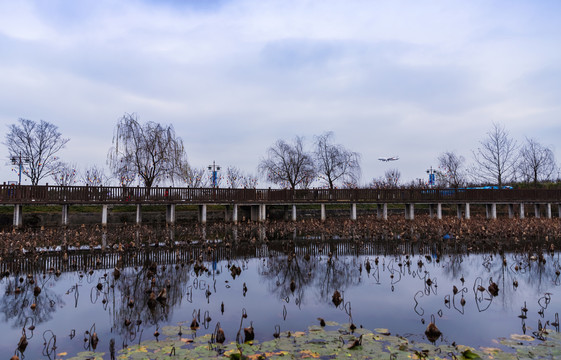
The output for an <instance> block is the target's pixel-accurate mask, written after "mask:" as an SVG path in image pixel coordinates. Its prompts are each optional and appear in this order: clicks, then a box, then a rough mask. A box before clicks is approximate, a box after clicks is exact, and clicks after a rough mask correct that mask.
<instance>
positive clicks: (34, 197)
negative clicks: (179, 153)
mask: <svg viewBox="0 0 561 360" xmlns="http://www.w3.org/2000/svg"><path fill="white" fill-rule="evenodd" d="M259 202H266V203H322V202H323V203H337V202H347V203H348V202H357V203H360V202H363V203H392V202H395V203H407V202H412V203H431V202H432V203H435V202H451V203H453V202H480V203H483V202H551V203H561V190H549V189H500V190H498V189H409V188H403V189H335V190H331V189H297V190H291V189H228V188H185V187H152V188H146V187H138V186H137V187H122V186H121V187H119V186H52V185H39V186H30V185H0V204H33V203H36V204H61V203H87V204H95V203H104V204H107V203H113V204H116V203H177V204H180V203H186V204H188V203H194V204H200V203H221V204H227V203H259Z"/></svg>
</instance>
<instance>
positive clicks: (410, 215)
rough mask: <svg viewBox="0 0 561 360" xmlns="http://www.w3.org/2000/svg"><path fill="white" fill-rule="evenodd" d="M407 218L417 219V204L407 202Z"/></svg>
mask: <svg viewBox="0 0 561 360" xmlns="http://www.w3.org/2000/svg"><path fill="white" fill-rule="evenodd" d="M405 219H406V220H414V219H415V205H414V204H405Z"/></svg>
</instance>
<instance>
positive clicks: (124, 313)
mask: <svg viewBox="0 0 561 360" xmlns="http://www.w3.org/2000/svg"><path fill="white" fill-rule="evenodd" d="M190 270H191V266H187V265H185V266H180V265H175V266H174V265H167V266H165V265H161V266H157V265H155V263H151V262H150V261H149V262H147V265H146V266H144V267H142V268H138V267H130V268H125V269H123V270H122V271H121V275H120V277H119V279H117V280H113V279H112V280H111V282H113V281H114V284H115V287H114V289H112V288H111V287H105V286H104V287H103V290H102V291H106V293H105V296H107V297H108V298H109V300H110V301H113V302H114V306H115V314H114V322H115V323H114V324H113V326H114V327H115V328H116V330H117V331H118V332H121V333H125V332H129V333H130V332H131V331H133V328H134V326H135V325H136V324H137V322H138V321H141V322H142V323H144V324H150V325H157V324H158V323H159V322H160V321H165V320H167V319H168V316H169V315H170V311H172V310H173V308H174V307H175V306H177V305H179V304H180V303H181V300H182V298H183V296H184V294H185V293H186V289H187V287H188V284H187V283H188V281H189V279H190V274H189V272H190ZM162 289H166V290H165V291H166V295H167V298H166V300H165V301H156V306H154V307H152V308H151V307H150V306H149V305H148V299H149V298H150V293H151V292H154V294H155V295H156V296H157V295H158V294H159V293H160V291H162ZM115 290H117V291H115ZM117 292H118V293H120V295H121V296H120V299H117V298H116V293H117ZM127 320H128V321H130V322H131V323H130V324H128V322H127V323H125V322H126V321H127Z"/></svg>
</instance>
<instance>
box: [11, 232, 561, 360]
mask: <svg viewBox="0 0 561 360" xmlns="http://www.w3.org/2000/svg"><path fill="white" fill-rule="evenodd" d="M487 245H488V246H487V248H485V246H483V247H480V248H479V251H474V249H471V248H469V247H468V246H466V245H462V244H461V242H458V243H452V242H451V243H447V242H423V241H417V242H404V241H395V240H393V241H372V242H363V241H337V242H335V241H330V242H320V241H318V240H312V239H308V240H302V241H296V242H294V241H292V240H287V241H282V242H276V241H275V242H267V243H258V244H250V243H243V244H239V245H232V246H229V245H222V244H220V243H210V242H209V243H201V244H192V245H190V246H188V247H182V248H181V249H170V248H165V247H158V248H153V249H150V250H147V251H142V252H140V251H139V252H133V251H116V252H101V251H85V252H78V251H77V252H76V253H72V254H71V255H70V256H63V255H61V254H59V253H55V252H53V253H50V254H48V255H44V256H42V257H41V258H40V259H37V258H26V259H23V260H21V263H18V264H17V266H18V267H19V268H26V269H28V270H26V271H25V272H20V273H17V274H16V273H14V271H13V270H12V271H10V272H9V268H10V266H8V267H7V268H5V269H6V270H3V271H4V272H3V274H2V279H1V281H0V291H2V292H1V294H2V296H1V299H0V311H1V313H2V318H1V319H0V333H1V334H2V337H1V340H0V351H2V353H4V354H10V356H11V355H12V354H14V353H17V354H18V355H19V356H20V358H28V359H29V358H30V359H39V358H50V359H53V358H65V357H70V356H72V355H73V354H74V355H75V354H76V353H78V352H80V351H84V350H90V351H97V352H104V353H106V354H107V353H109V352H110V350H113V349H114V351H115V352H117V353H118V352H119V350H121V349H123V348H125V347H128V346H132V345H134V344H138V343H139V342H141V341H145V340H154V339H156V337H155V333H156V332H158V333H160V334H161V335H160V336H159V337H158V338H159V339H163V338H164V337H165V336H164V334H162V332H163V329H164V328H165V327H166V326H170V325H173V326H178V325H179V326H181V328H180V329H181V330H182V332H184V333H189V334H190V336H192V337H195V336H196V337H200V336H204V335H205V334H211V333H213V332H214V331H215V328H216V327H217V324H218V323H219V327H221V328H222V329H223V330H224V333H225V337H226V341H227V342H232V341H236V340H238V341H243V340H244V331H243V328H246V327H250V326H252V327H253V329H254V334H255V339H256V340H259V341H266V340H270V339H273V338H274V335H275V334H278V333H279V332H286V331H293V332H297V331H306V329H308V327H309V326H310V325H320V319H324V320H325V321H327V322H328V323H329V322H337V323H340V324H354V325H355V326H356V327H357V328H358V329H360V328H361V327H364V328H366V329H370V330H373V329H377V328H386V329H388V332H390V333H391V334H392V335H396V334H399V335H401V336H403V337H405V338H407V339H409V340H410V341H418V342H430V341H432V342H434V343H435V344H448V345H451V344H455V343H458V344H464V345H469V346H473V347H475V348H479V347H481V346H484V347H499V348H501V344H500V343H498V342H497V339H499V338H501V337H509V336H510V335H511V334H528V335H534V336H538V337H539V336H543V335H542V334H541V333H539V332H538V330H539V328H542V327H547V328H548V329H556V330H559V329H558V327H559V325H558V323H559V320H558V313H559V312H560V311H561V301H560V300H561V291H560V285H561V279H560V277H559V271H560V269H561V264H560V262H559V253H558V252H557V251H553V250H551V251H550V249H549V245H544V246H543V247H544V249H543V250H541V247H540V246H538V245H535V244H533V243H526V244H517V246H516V249H518V250H517V251H514V250H510V249H509V248H508V246H501V247H500V248H498V249H497V250H495V248H496V242H492V241H490V242H488V243H487ZM481 249H485V251H481ZM4 265H6V264H4ZM26 266H27V267H26ZM115 267H117V268H118V270H117V271H115ZM13 268H14V267H13V266H12V269H13ZM58 269H62V271H60V272H59V271H57V270H58ZM492 283H494V284H496V285H497V287H498V291H497V290H496V289H493V287H492V286H490V284H492ZM336 292H337V293H339V294H340V298H337V296H334V294H335V293H336ZM193 320H196V321H197V322H198V326H197V327H196V331H195V332H194V333H192V332H191V325H192V322H193ZM431 320H432V321H434V323H435V324H436V326H437V327H438V328H439V330H440V331H441V332H442V336H440V337H437V338H436V339H427V336H426V335H425V330H426V329H427V325H428V324H429V323H430V322H431ZM94 332H95V333H96V335H97V338H98V339H99V340H98V341H92V334H93V333H94ZM22 334H24V335H25V338H26V340H27V342H28V345H27V346H26V347H25V350H24V351H23V353H21V352H19V351H17V349H18V342H19V341H20V339H21V338H22ZM20 350H21V347H20ZM4 357H5V358H6V356H4ZM107 358H109V357H107Z"/></svg>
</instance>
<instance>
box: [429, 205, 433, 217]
mask: <svg viewBox="0 0 561 360" xmlns="http://www.w3.org/2000/svg"><path fill="white" fill-rule="evenodd" d="M433 217H434V204H429V218H431V219H432V218H433Z"/></svg>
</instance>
